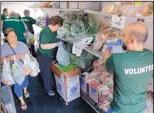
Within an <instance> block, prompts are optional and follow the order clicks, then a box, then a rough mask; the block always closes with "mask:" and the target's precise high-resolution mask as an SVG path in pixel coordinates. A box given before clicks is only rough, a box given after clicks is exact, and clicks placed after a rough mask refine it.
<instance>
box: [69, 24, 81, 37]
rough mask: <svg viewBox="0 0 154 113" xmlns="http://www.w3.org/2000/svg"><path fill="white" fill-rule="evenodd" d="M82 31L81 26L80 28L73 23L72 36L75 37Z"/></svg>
mask: <svg viewBox="0 0 154 113" xmlns="http://www.w3.org/2000/svg"><path fill="white" fill-rule="evenodd" d="M81 31H82V26H80V25H79V24H78V23H76V22H74V23H73V24H72V26H71V34H72V35H73V36H77V34H79V33H80V32H81Z"/></svg>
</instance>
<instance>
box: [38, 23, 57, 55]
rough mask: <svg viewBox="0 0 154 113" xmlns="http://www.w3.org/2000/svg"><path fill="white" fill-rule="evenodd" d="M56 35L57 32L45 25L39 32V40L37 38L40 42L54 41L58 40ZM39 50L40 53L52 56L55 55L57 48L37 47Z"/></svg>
mask: <svg viewBox="0 0 154 113" xmlns="http://www.w3.org/2000/svg"><path fill="white" fill-rule="evenodd" d="M56 36H57V32H52V31H51V30H50V28H49V27H48V26H46V27H45V28H44V29H43V30H42V31H41V33H40V40H39V41H40V44H49V43H56V42H58V39H57V37H56ZM39 51H40V52H41V53H42V54H46V55H48V56H50V57H53V56H55V55H56V51H57V48H53V49H46V50H45V49H42V48H39Z"/></svg>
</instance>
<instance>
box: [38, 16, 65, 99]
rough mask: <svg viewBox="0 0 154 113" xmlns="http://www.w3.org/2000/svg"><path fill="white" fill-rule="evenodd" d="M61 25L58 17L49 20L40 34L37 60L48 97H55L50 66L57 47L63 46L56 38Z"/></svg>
mask: <svg viewBox="0 0 154 113" xmlns="http://www.w3.org/2000/svg"><path fill="white" fill-rule="evenodd" d="M62 25H63V19H62V18H61V17H60V16H53V17H51V18H50V24H49V25H48V26H46V27H45V28H44V29H43V30H42V31H41V32H40V40H39V42H40V48H39V49H38V54H37V59H38V62H39V65H40V70H41V76H42V78H43V83H44V89H45V92H46V93H48V94H49V95H50V96H53V95H55V92H54V89H55V83H54V75H53V73H52V72H51V69H50V66H51V63H52V61H54V60H55V57H56V54H57V47H60V46H62V45H63V43H62V42H61V41H58V39H57V38H56V36H57V30H58V29H59V28H60V27H61V26H62Z"/></svg>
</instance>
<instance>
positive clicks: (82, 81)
mask: <svg viewBox="0 0 154 113" xmlns="http://www.w3.org/2000/svg"><path fill="white" fill-rule="evenodd" d="M80 87H81V90H82V91H83V92H84V93H85V94H88V83H87V82H86V81H85V78H84V77H82V76H81V77H80Z"/></svg>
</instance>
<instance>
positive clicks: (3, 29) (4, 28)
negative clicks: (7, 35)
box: [2, 21, 6, 33]
mask: <svg viewBox="0 0 154 113" xmlns="http://www.w3.org/2000/svg"><path fill="white" fill-rule="evenodd" d="M5 30H6V25H5V21H3V27H2V32H3V33H4V31H5Z"/></svg>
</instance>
